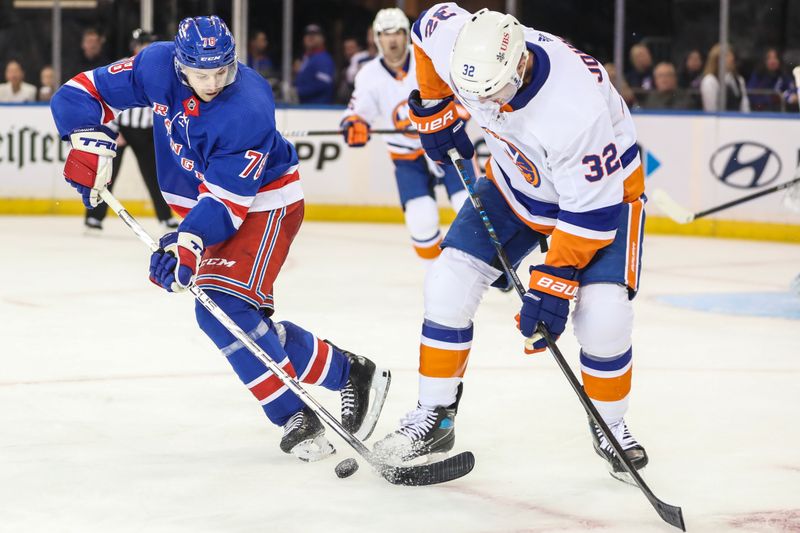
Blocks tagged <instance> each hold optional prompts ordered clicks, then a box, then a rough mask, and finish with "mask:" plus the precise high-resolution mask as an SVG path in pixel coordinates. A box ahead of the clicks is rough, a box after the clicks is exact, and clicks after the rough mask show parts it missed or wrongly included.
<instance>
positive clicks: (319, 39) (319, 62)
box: [294, 24, 336, 104]
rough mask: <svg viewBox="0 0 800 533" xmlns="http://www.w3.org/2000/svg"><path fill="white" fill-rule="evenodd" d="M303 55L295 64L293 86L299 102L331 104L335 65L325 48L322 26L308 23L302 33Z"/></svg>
mask: <svg viewBox="0 0 800 533" xmlns="http://www.w3.org/2000/svg"><path fill="white" fill-rule="evenodd" d="M303 48H304V49H305V55H303V59H302V61H300V62H299V64H296V65H295V68H296V75H295V79H294V87H295V89H296V90H297V96H298V98H299V99H300V103H301V104H332V103H333V94H334V89H335V86H334V77H335V76H336V66H335V65H334V63H333V58H332V57H331V55H330V54H329V53H328V52H327V51H326V50H325V36H324V35H323V34H322V28H320V27H319V26H317V25H316V24H309V25H308V26H306V29H305V31H304V33H303Z"/></svg>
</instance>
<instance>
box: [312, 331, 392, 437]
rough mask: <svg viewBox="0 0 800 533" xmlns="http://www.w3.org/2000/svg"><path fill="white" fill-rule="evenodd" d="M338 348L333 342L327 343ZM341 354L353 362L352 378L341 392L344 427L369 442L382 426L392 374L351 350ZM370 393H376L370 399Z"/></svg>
mask: <svg viewBox="0 0 800 533" xmlns="http://www.w3.org/2000/svg"><path fill="white" fill-rule="evenodd" d="M325 342H327V343H328V344H330V345H331V346H334V345H333V343H331V342H330V341H327V340H326V341H325ZM334 347H335V348H336V349H337V350H339V351H341V352H342V353H343V354H344V355H345V357H347V358H348V359H349V360H350V375H349V376H348V378H347V383H345V386H344V388H342V390H341V391H340V394H341V398H342V426H344V428H345V429H346V430H347V431H349V432H350V433H352V434H353V435H354V436H355V437H356V438H358V439H359V440H362V441H364V440H367V439H368V438H369V436H370V435H372V431H373V430H374V429H375V425H376V424H377V423H378V418H379V417H380V414H381V410H382V409H383V403H384V402H385V401H386V394H387V393H388V392H389V385H390V384H391V382H392V374H391V372H389V370H384V369H380V368H376V366H375V363H373V362H372V361H370V360H369V359H367V358H366V357H363V356H361V355H356V354H354V353H352V352H348V351H347V350H342V349H341V348H339V347H338V346H334ZM370 391H372V392H373V393H374V394H373V396H372V399H371V400H370Z"/></svg>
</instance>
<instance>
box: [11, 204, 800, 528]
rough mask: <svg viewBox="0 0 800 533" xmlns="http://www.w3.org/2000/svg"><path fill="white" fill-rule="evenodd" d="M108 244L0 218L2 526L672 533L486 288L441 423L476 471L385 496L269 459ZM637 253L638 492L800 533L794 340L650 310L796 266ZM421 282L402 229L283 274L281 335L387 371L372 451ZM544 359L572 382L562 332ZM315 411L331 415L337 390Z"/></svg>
mask: <svg viewBox="0 0 800 533" xmlns="http://www.w3.org/2000/svg"><path fill="white" fill-rule="evenodd" d="M144 222H146V223H147V224H146V225H147V226H148V228H150V229H151V230H153V231H155V230H156V225H155V223H154V222H153V221H152V220H145V221H144ZM106 226H107V227H106V229H105V231H104V234H103V236H102V237H101V238H89V237H84V236H82V234H81V233H82V226H81V221H80V220H79V219H77V218H47V217H38V218H22V217H18V218H17V217H8V218H0V244H2V249H3V250H4V253H3V257H4V258H5V260H4V261H3V262H2V263H3V264H2V267H0V274H2V279H4V280H5V282H4V283H3V285H2V288H0V324H2V326H0V334H2V342H3V348H2V351H0V354H2V355H0V357H1V358H2V367H0V368H2V370H0V531H3V532H6V531H8V532H38V531H42V532H48V533H52V532H53V531H58V532H81V533H84V532H101V531H102V532H114V533H117V532H144V531H146V532H192V533H199V532H254V531H265V532H267V531H269V532H295V531H297V532H325V533H332V532H405V531H413V532H414V533H426V532H504V533H505V532H523V531H525V532H528V531H530V532H534V531H535V532H539V531H585V530H597V531H603V532H606V531H608V532H611V531H613V532H617V531H626V532H627V531H630V532H649V531H670V530H673V531H675V530H674V529H672V528H670V527H669V526H667V525H666V524H664V523H663V522H661V520H660V519H659V517H658V516H657V515H656V513H655V511H654V510H653V509H652V508H651V507H650V505H649V503H648V502H647V501H646V500H645V498H644V497H643V496H642V495H641V494H640V493H639V491H638V490H637V489H635V488H632V487H630V486H627V485H624V484H622V483H620V482H618V481H615V480H614V479H612V478H611V477H610V476H609V475H608V474H607V472H606V471H605V467H604V464H603V463H602V461H601V460H600V459H599V458H598V457H596V456H595V454H594V452H593V451H592V448H591V444H590V437H589V432H588V429H587V424H586V419H585V415H584V414H583V412H582V410H581V407H580V405H579V403H578V401H577V399H576V398H575V396H574V394H573V392H572V391H571V390H570V388H569V386H568V384H567V383H566V381H565V379H564V377H563V376H562V375H561V374H560V371H559V370H558V368H557V366H556V365H555V363H554V362H553V361H552V359H551V358H550V357H549V356H547V355H540V356H535V357H530V356H525V355H523V353H522V338H521V337H520V336H519V334H518V333H517V331H516V330H515V328H514V321H513V316H514V314H515V313H516V312H517V310H518V303H517V297H516V295H515V294H514V293H509V294H502V293H500V292H498V291H492V292H491V293H490V294H489V295H488V296H487V298H486V300H485V301H484V304H483V306H482V307H481V309H480V311H479V314H478V316H477V318H476V326H475V342H474V347H473V351H472V356H471V361H470V368H469V370H468V372H467V378H466V383H465V387H466V388H465V394H464V398H463V401H462V404H461V408H460V412H459V416H458V421H457V422H458V423H457V434H458V440H457V448H458V449H460V450H463V449H469V450H472V451H473V452H474V453H475V455H476V457H477V465H476V467H475V470H474V471H473V472H472V474H470V475H469V476H467V477H465V478H463V479H461V480H458V481H455V482H452V483H449V484H446V485H441V486H434V487H423V488H408V487H396V486H392V485H389V484H388V483H386V482H385V481H383V480H382V479H380V478H378V477H377V476H375V475H373V474H372V473H371V472H370V469H369V468H368V467H367V466H366V465H364V464H362V468H361V469H360V471H359V472H358V473H357V474H356V475H354V476H353V477H351V478H348V479H338V478H337V477H336V476H335V474H334V467H335V465H336V464H337V463H338V462H339V461H341V460H342V459H344V458H345V457H349V456H352V455H353V454H352V453H351V452H350V451H349V450H348V448H347V447H346V445H345V444H344V443H343V442H342V441H340V440H339V439H338V438H337V437H335V436H334V435H333V434H332V432H329V434H330V436H331V439H332V441H334V442H335V443H336V444H337V446H338V448H339V453H338V454H337V455H336V456H334V457H333V458H332V459H329V460H326V461H322V462H319V463H311V464H303V463H300V462H299V461H297V460H296V459H293V458H291V457H289V456H287V455H284V454H283V453H281V452H280V450H279V449H278V441H279V439H280V430H279V429H277V428H274V427H271V426H270V424H269V423H268V422H267V420H266V418H265V417H264V416H263V414H262V412H261V410H260V408H259V407H258V405H257V403H256V402H255V401H254V400H253V398H252V397H251V396H250V394H249V393H248V392H247V391H246V390H245V389H244V387H243V386H242V385H241V383H239V381H238V379H237V378H236V376H235V375H234V373H233V372H232V370H231V369H230V368H229V366H228V364H227V362H226V361H225V360H224V358H223V357H222V356H221V355H219V353H218V352H217V351H216V350H215V349H214V347H213V345H212V344H211V342H210V341H209V340H207V339H206V338H205V337H204V335H203V334H202V332H200V330H199V329H198V328H197V326H196V325H195V323H194V313H193V301H192V299H191V297H189V296H186V295H183V296H181V295H169V294H166V293H164V292H162V291H161V290H159V289H157V288H156V287H155V286H153V285H152V284H151V283H150V282H149V281H148V280H147V259H148V252H147V250H146V248H144V246H143V245H141V243H139V241H137V240H136V239H135V238H134V237H133V236H132V235H131V234H130V233H129V230H127V228H125V227H124V226H123V225H122V224H121V223H120V222H119V221H117V220H115V219H112V218H111V217H109V220H108V221H107V222H106ZM645 245H646V248H645V263H644V273H643V282H642V291H641V294H640V296H639V297H638V298H637V301H636V311H637V317H636V328H635V333H634V336H635V345H634V346H635V347H634V354H635V356H634V357H635V359H634V361H635V363H634V367H635V371H634V385H633V393H632V402H631V410H630V412H629V415H628V417H627V420H628V422H629V425H630V427H631V430H632V431H633V432H634V434H635V435H636V437H637V438H638V439H639V440H640V441H641V442H642V443H643V444H644V445H645V446H646V447H647V450H648V452H649V454H650V465H649V466H648V467H647V468H646V469H645V470H644V472H643V474H644V477H645V479H646V480H647V482H648V483H649V484H650V486H651V487H652V488H653V490H654V491H655V492H656V494H657V495H658V496H659V497H660V498H661V499H663V500H665V501H666V502H668V503H671V504H674V505H680V506H682V507H683V511H684V515H685V518H686V523H687V527H688V528H689V531H714V532H717V531H748V532H749V531H798V530H800V429H799V428H798V421H800V321H797V320H791V319H788V318H767V317H759V316H735V315H726V314H719V313H713V312H704V311H697V310H690V309H682V308H676V307H671V306H670V305H669V304H667V303H665V302H664V301H661V300H659V298H661V297H664V296H670V295H675V294H680V295H687V294H693V293H696V294H704V295H707V294H709V293H719V294H726V293H737V294H741V293H746V292H753V293H758V294H763V293H765V292H772V291H774V292H776V293H785V291H786V290H787V287H788V284H789V282H790V281H791V280H792V278H793V277H794V276H795V275H797V273H798V272H799V271H800V247H799V246H796V245H783V244H774V243H754V242H744V241H733V240H709V239H689V238H670V237H648V240H647V241H646V243H645ZM538 260H539V258H538V256H533V257H532V258H531V261H535V262H538ZM422 278H423V268H422V267H421V266H420V265H419V263H418V261H417V259H416V258H415V257H414V253H413V251H412V249H411V246H410V245H409V243H408V238H407V235H406V232H405V229H404V228H403V227H402V226H394V225H351V224H321V223H307V224H305V225H304V227H303V229H302V230H301V233H300V236H299V237H298V239H297V240H296V242H295V245H294V247H293V249H292V252H291V254H290V257H289V260H288V262H287V264H286V266H285V268H284V270H283V272H282V275H281V277H280V278H279V282H278V287H277V291H276V294H275V295H276V299H277V305H278V314H277V317H278V318H279V319H288V320H292V321H296V322H297V323H299V324H302V325H303V326H304V327H306V328H308V329H311V330H313V331H315V332H316V333H317V334H318V335H320V336H323V337H327V338H330V339H331V340H333V341H334V342H336V343H337V344H339V345H340V346H343V347H346V348H348V349H350V350H353V351H356V352H358V353H362V354H365V355H368V356H370V357H372V358H374V359H375V360H376V361H377V362H379V363H380V364H382V365H386V366H389V367H390V368H391V369H392V372H393V384H392V390H391V391H390V393H389V398H388V400H387V403H386V407H385V409H384V416H383V418H382V419H381V421H380V422H379V424H378V428H377V429H376V431H375V434H374V437H373V438H376V437H377V438H379V437H381V436H382V435H384V434H385V433H386V432H388V431H391V430H392V429H393V428H394V427H395V424H396V422H397V420H398V419H399V417H400V416H401V415H402V414H403V413H405V412H406V411H407V410H409V409H411V408H412V407H413V406H414V403H415V401H416V387H417V384H416V379H417V376H416V367H417V357H418V356H417V350H418V342H419V331H420V321H421V318H422V310H421V309H422V291H421V286H422ZM569 331H570V330H569V329H568V333H569ZM559 345H560V347H561V349H562V351H563V352H564V353H565V354H566V355H567V356H568V359H569V360H570V363H571V364H572V365H573V368H575V367H576V364H577V361H576V360H577V345H576V343H575V341H574V339H573V338H572V336H571V334H565V335H564V336H563V337H562V339H561V340H560V341H559ZM313 393H314V394H315V395H316V396H317V397H318V398H320V399H321V400H323V401H324V402H325V403H326V405H328V406H329V408H330V409H331V410H334V411H336V412H338V395H337V394H335V393H332V392H329V391H324V390H321V389H318V388H315V389H313Z"/></svg>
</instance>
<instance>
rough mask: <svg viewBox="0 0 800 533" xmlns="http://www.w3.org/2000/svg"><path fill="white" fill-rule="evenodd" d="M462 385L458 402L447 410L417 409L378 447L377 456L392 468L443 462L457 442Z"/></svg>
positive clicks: (376, 444)
mask: <svg viewBox="0 0 800 533" xmlns="http://www.w3.org/2000/svg"><path fill="white" fill-rule="evenodd" d="M461 391H462V385H461V384H459V386H458V392H457V393H456V401H455V402H454V403H453V404H452V405H449V406H447V407H441V406H439V407H434V408H427V407H423V406H421V405H417V408H416V409H414V410H413V411H410V412H409V413H407V414H406V416H404V417H403V418H402V419H401V420H400V428H399V429H398V430H397V431H394V432H392V433H390V434H388V435H387V436H386V437H384V438H383V439H381V440H379V441H378V442H376V443H375V446H374V452H375V453H376V454H377V455H378V456H379V457H381V458H382V459H383V460H384V461H386V462H388V463H390V464H401V463H405V462H408V461H412V460H414V459H416V458H418V457H423V456H424V457H425V458H426V460H427V461H428V462H430V461H433V460H438V459H441V458H442V457H443V456H446V455H447V452H449V451H450V450H452V449H453V446H454V445H455V442H456V433H455V418H456V413H457V412H458V403H459V401H460V400H461Z"/></svg>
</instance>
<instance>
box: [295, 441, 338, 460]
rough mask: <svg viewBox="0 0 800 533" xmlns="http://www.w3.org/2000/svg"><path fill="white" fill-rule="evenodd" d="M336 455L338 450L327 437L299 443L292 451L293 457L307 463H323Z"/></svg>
mask: <svg viewBox="0 0 800 533" xmlns="http://www.w3.org/2000/svg"><path fill="white" fill-rule="evenodd" d="M335 453H336V448H334V447H333V444H331V443H330V441H329V440H328V439H327V438H326V437H325V435H319V436H317V437H315V438H313V439H308V440H304V441H303V442H298V443H297V444H296V445H295V447H294V448H292V451H291V454H292V455H294V456H295V457H297V458H298V459H300V460H301V461H303V462H305V463H313V462H315V461H321V460H322V459H325V458H326V457H330V456H331V455H333V454H335Z"/></svg>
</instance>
